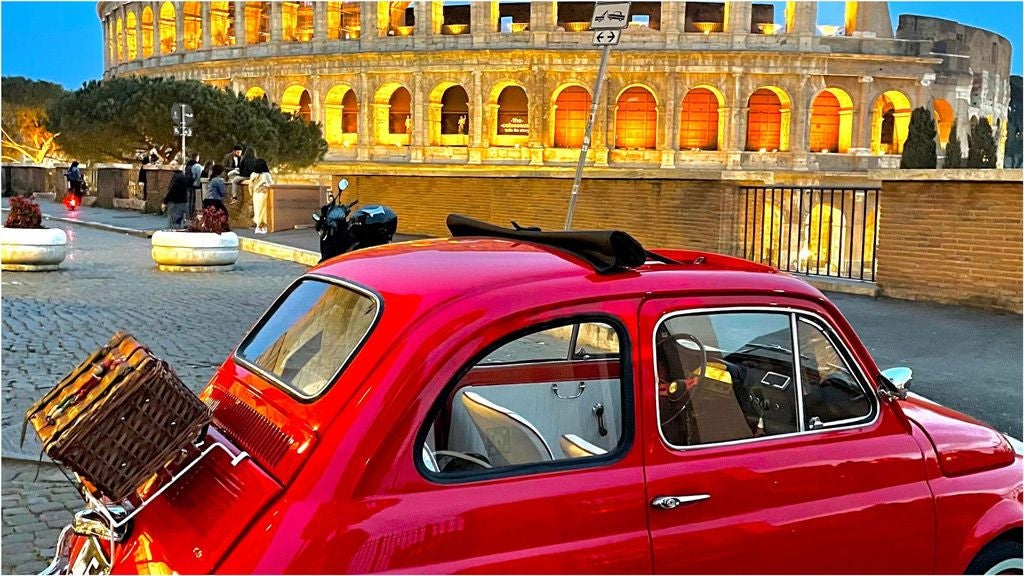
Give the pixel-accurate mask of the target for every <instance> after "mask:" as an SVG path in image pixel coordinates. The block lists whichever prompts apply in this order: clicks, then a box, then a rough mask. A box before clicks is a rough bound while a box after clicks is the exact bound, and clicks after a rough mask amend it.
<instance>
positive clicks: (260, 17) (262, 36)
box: [245, 2, 270, 44]
mask: <svg viewBox="0 0 1024 576" xmlns="http://www.w3.org/2000/svg"><path fill="white" fill-rule="evenodd" d="M269 41H270V2H246V3H245V42H246V43H247V44H262V43H263V42H269Z"/></svg>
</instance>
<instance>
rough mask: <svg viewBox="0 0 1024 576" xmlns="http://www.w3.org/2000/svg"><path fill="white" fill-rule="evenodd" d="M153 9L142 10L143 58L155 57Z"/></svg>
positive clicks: (147, 7)
mask: <svg viewBox="0 0 1024 576" xmlns="http://www.w3.org/2000/svg"><path fill="white" fill-rule="evenodd" d="M153 26H154V22H153V9H152V8H150V7H149V6H146V7H145V8H143V9H142V57H143V58H149V57H151V56H152V55H153V33H154V30H153Z"/></svg>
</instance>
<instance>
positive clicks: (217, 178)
mask: <svg viewBox="0 0 1024 576" xmlns="http://www.w3.org/2000/svg"><path fill="white" fill-rule="evenodd" d="M210 174H211V176H210V182H209V183H208V184H207V186H206V194H205V195H204V196H203V209H206V208H209V207H210V206H213V207H214V208H217V209H218V210H223V211H224V213H225V214H227V212H228V209H227V208H226V207H225V206H224V197H225V196H227V193H228V187H227V184H226V183H225V182H224V178H223V177H222V176H223V174H224V167H223V166H221V165H220V164H215V165H214V166H213V169H211V170H210Z"/></svg>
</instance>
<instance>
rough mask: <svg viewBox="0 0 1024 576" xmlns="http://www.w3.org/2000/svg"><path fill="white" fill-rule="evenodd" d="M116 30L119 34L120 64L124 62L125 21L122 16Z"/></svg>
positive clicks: (118, 20)
mask: <svg viewBox="0 0 1024 576" xmlns="http://www.w3.org/2000/svg"><path fill="white" fill-rule="evenodd" d="M115 30H116V34H117V62H118V64H120V63H121V62H124V20H122V19H121V17H120V16H118V17H117V24H116V27H115Z"/></svg>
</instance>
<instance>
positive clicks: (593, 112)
mask: <svg viewBox="0 0 1024 576" xmlns="http://www.w3.org/2000/svg"><path fill="white" fill-rule="evenodd" d="M611 51H612V47H611V46H605V47H604V48H603V49H602V50H601V65H600V66H599V67H598V69H597V82H595V83H594V97H593V99H591V101H590V118H588V119H587V130H586V132H584V134H583V147H582V148H580V159H579V161H578V162H576V176H575V177H574V178H573V181H572V195H571V196H570V197H569V212H568V213H567V214H566V215H565V229H566V230H569V229H570V228H572V217H573V214H574V213H575V212H576V197H577V196H578V195H579V191H580V180H581V179H582V178H583V165H584V164H585V163H586V161H587V151H588V150H590V135H591V133H592V132H593V131H594V118H596V117H597V106H598V102H599V100H600V98H601V85H602V84H604V74H605V71H606V70H607V69H608V56H609V55H610V54H611Z"/></svg>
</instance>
